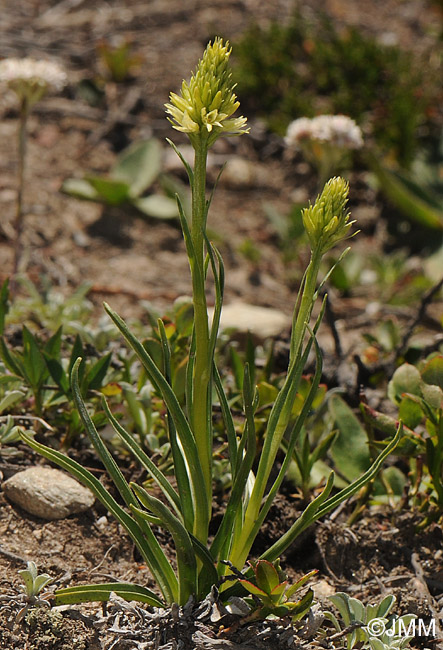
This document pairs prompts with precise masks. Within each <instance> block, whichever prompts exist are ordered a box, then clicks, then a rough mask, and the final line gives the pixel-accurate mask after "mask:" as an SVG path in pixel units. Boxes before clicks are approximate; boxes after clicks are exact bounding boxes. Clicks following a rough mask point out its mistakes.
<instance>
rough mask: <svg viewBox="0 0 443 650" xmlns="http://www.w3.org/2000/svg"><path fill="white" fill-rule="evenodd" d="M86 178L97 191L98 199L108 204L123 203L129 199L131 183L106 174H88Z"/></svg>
mask: <svg viewBox="0 0 443 650" xmlns="http://www.w3.org/2000/svg"><path fill="white" fill-rule="evenodd" d="M86 180H87V181H88V182H89V183H90V184H91V185H92V187H93V188H94V190H95V191H96V192H97V195H98V196H97V200H98V201H103V203H107V204H108V205H121V204H122V203H124V202H125V201H128V200H129V198H130V196H129V185H128V184H127V183H122V182H121V181H117V180H114V179H112V178H105V177H104V176H87V177H86Z"/></svg>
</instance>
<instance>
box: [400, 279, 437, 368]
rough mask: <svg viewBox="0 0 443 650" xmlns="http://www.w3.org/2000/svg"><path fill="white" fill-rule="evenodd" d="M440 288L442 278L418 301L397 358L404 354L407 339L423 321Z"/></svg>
mask: <svg viewBox="0 0 443 650" xmlns="http://www.w3.org/2000/svg"><path fill="white" fill-rule="evenodd" d="M442 287H443V277H442V278H441V280H440V281H439V282H437V284H435V285H434V286H433V287H431V288H430V289H429V290H428V291H427V292H426V293H425V294H424V296H423V297H422V299H421V301H420V305H419V307H418V310H417V314H416V316H415V318H413V319H412V321H411V323H410V324H409V327H408V328H407V330H406V332H405V333H404V335H403V339H402V341H401V343H400V346H399V351H398V356H400V355H401V354H402V353H403V352H405V350H406V348H407V345H408V342H409V339H410V338H411V336H412V334H413V332H414V329H415V328H416V327H417V325H418V324H419V323H420V322H421V321H422V320H423V319H424V317H425V315H426V310H427V308H428V306H429V304H430V303H431V302H432V299H433V297H434V296H435V294H437V293H438V292H439V291H440V289H441V288H442Z"/></svg>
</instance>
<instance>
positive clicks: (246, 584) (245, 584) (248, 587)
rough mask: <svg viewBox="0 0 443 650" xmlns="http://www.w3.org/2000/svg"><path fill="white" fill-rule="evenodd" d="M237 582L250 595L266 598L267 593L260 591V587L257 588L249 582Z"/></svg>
mask: <svg viewBox="0 0 443 650" xmlns="http://www.w3.org/2000/svg"><path fill="white" fill-rule="evenodd" d="M239 582H240V583H241V584H242V585H243V587H244V588H245V589H246V590H247V591H249V593H250V594H254V596H258V597H259V598H266V597H267V595H268V594H267V593H266V592H265V591H263V589H260V587H257V585H255V584H254V583H253V582H250V581H249V580H239Z"/></svg>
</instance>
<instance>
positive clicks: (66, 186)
mask: <svg viewBox="0 0 443 650" xmlns="http://www.w3.org/2000/svg"><path fill="white" fill-rule="evenodd" d="M61 191H62V192H64V193H65V194H69V195H70V196H75V198H76V199H83V200H84V201H100V195H99V193H98V191H97V190H96V189H95V188H94V187H93V185H92V184H91V183H90V182H89V181H88V180H85V179H84V178H68V179H66V180H65V181H64V183H63V185H62V186H61Z"/></svg>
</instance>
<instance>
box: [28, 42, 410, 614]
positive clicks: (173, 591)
mask: <svg viewBox="0 0 443 650" xmlns="http://www.w3.org/2000/svg"><path fill="white" fill-rule="evenodd" d="M230 54H231V50H230V48H229V44H228V43H224V42H223V41H222V40H221V39H220V38H217V39H215V41H214V42H213V43H210V44H209V45H208V47H207V49H206V51H205V52H204V54H203V57H202V59H201V61H200V62H199V64H198V66H197V68H196V71H195V73H194V74H193V75H192V76H191V79H190V81H189V82H186V81H184V82H183V84H182V88H181V93H180V94H175V93H172V94H171V95H170V102H169V103H168V104H167V105H166V110H167V115H168V119H169V120H170V122H171V123H172V125H173V127H174V128H175V129H177V130H178V131H181V132H183V133H185V134H186V135H187V136H188V137H189V139H190V141H191V144H192V147H193V149H194V154H195V157H194V164H193V166H191V165H190V164H189V163H188V162H186V160H185V159H184V157H183V156H182V154H181V153H180V151H179V149H178V148H177V147H176V146H175V145H174V144H173V143H172V142H171V143H170V144H171V146H172V147H173V148H174V149H175V151H176V153H177V154H178V156H179V157H180V159H181V161H182V162H183V165H184V166H185V169H186V171H187V174H188V177H189V183H190V186H191V191H192V204H191V208H192V209H191V214H189V215H187V214H185V210H184V208H183V205H182V204H181V202H180V200H179V199H178V210H179V214H180V221H181V227H182V230H183V236H184V240H185V244H186V250H187V254H188V258H189V266H190V272H191V278H192V290H193V312H194V323H193V332H192V336H191V342H190V348H189V354H188V360H187V371H186V389H185V399H184V405H182V403H181V401H180V400H179V399H178V397H177V395H176V394H175V392H174V390H173V387H172V381H171V363H170V359H171V349H170V345H169V341H168V337H167V334H166V331H165V326H164V323H163V321H162V320H159V321H158V332H159V338H160V341H161V347H162V363H161V364H160V365H158V364H157V363H156V362H155V360H154V359H153V357H152V356H150V354H149V351H148V350H147V349H146V347H145V346H144V345H143V343H142V342H141V341H140V340H138V339H137V337H136V336H135V335H134V334H133V333H132V332H131V330H130V329H129V328H128V326H127V325H126V323H125V322H124V321H123V320H122V318H121V317H120V316H119V315H118V314H117V313H115V312H114V311H113V310H112V309H111V307H109V306H108V305H105V309H106V311H107V313H108V314H109V316H110V317H111V319H112V321H113V322H114V323H115V325H116V326H117V328H118V329H119V330H120V332H121V334H122V335H123V337H124V338H125V339H126V341H127V343H128V344H129V346H130V347H131V348H132V349H133V350H134V351H135V353H136V355H137V356H138V358H139V360H140V362H141V364H142V365H143V367H144V370H145V372H146V376H147V378H148V380H149V381H150V383H151V384H152V386H153V388H154V390H155V391H156V392H157V393H158V394H159V395H161V396H162V398H163V401H164V404H165V408H166V411H167V421H168V434H169V443H170V446H171V455H172V459H173V473H174V480H173V481H170V480H169V479H168V477H167V476H166V475H165V474H164V473H163V472H162V471H161V470H160V468H159V467H158V466H157V465H155V464H154V462H153V461H152V460H151V458H150V457H149V456H148V455H147V454H146V453H145V452H144V451H143V450H142V448H141V447H140V446H139V445H138V444H137V442H136V441H135V439H134V437H133V436H132V435H131V434H130V433H128V432H127V431H126V430H125V429H124V428H123V426H122V425H121V423H120V422H119V421H118V419H117V418H116V417H115V416H114V415H113V413H112V411H111V408H110V407H109V405H108V404H107V403H106V401H104V402H103V406H104V409H105V412H106V414H107V416H108V418H109V421H110V423H111V424H112V426H113V428H114V430H115V432H116V434H117V435H118V436H119V437H120V439H121V440H122V442H123V443H124V445H125V446H126V447H127V449H128V450H129V451H130V452H131V453H132V454H133V455H134V456H135V458H136V459H137V460H138V461H139V462H140V463H141V464H142V466H143V467H144V468H145V469H146V471H147V472H148V474H149V475H150V477H151V478H152V479H153V481H154V482H155V483H156V484H157V494H158V489H160V491H161V492H162V495H163V497H162V499H159V498H158V497H157V496H154V493H153V491H152V490H149V491H148V489H145V487H142V486H140V485H137V484H135V483H130V484H128V483H127V482H126V480H125V478H124V476H123V474H122V473H121V471H120V469H119V467H118V465H117V463H116V462H115V460H114V458H113V457H112V456H111V455H110V453H109V451H108V450H107V448H106V447H105V445H104V443H103V442H102V440H101V438H100V436H99V435H98V433H97V431H96V429H95V426H94V424H93V422H92V420H91V417H90V414H89V412H88V409H87V407H86V405H85V402H84V400H83V397H82V394H81V390H80V385H79V377H78V370H79V364H80V362H81V361H80V359H78V360H77V362H76V363H75V364H74V365H73V368H72V376H71V381H72V391H73V395H74V399H75V402H76V405H77V408H78V410H79V413H80V416H81V419H82V421H83V423H84V426H85V429H86V431H87V433H88V435H89V438H90V440H91V442H92V444H93V445H94V447H95V449H96V451H97V453H98V454H99V456H100V457H101V459H102V461H103V463H104V465H105V467H106V469H107V471H108V472H109V474H110V476H111V477H112V479H113V481H114V483H115V485H116V487H117V489H118V491H119V492H120V495H121V497H122V499H123V502H124V504H125V506H126V507H123V506H122V505H120V503H118V502H117V501H116V500H115V499H114V497H113V496H112V495H111V494H110V493H109V492H108V491H107V490H106V489H105V487H104V486H103V485H102V484H101V483H100V482H99V481H98V480H97V479H96V478H95V477H94V476H93V475H92V474H91V473H90V472H89V471H88V470H86V469H85V468H84V467H82V466H81V465H80V464H78V463H77V462H75V461H73V460H71V459H70V458H69V457H67V456H65V455H63V454H61V453H60V452H58V451H54V450H52V449H50V448H49V447H45V446H44V445H42V444H40V443H38V442H36V441H35V440H32V439H31V438H30V437H28V436H26V435H25V434H23V438H24V439H25V440H26V441H27V443H28V444H29V445H30V446H31V447H32V448H33V449H35V450H37V451H38V452H40V453H41V454H42V455H43V456H45V457H46V458H48V459H49V460H51V461H53V462H55V463H57V464H58V465H60V466H61V467H62V468H64V469H66V470H68V471H69V472H71V473H72V474H73V475H74V476H75V477H76V478H77V479H78V480H79V481H80V482H82V483H83V484H84V485H86V486H88V487H89V488H90V489H91V490H93V491H94V493H95V494H96V496H97V498H98V499H99V500H100V501H101V502H102V503H103V504H104V505H105V507H106V508H107V509H108V510H109V511H110V512H111V513H112V514H113V515H114V516H115V517H116V518H117V520H118V521H119V522H120V523H121V524H122V525H123V526H124V528H125V529H126V531H127V533H128V534H129V536H130V537H131V539H132V540H133V541H134V542H135V544H136V545H137V547H138V549H139V551H140V553H141V555H142V557H143V560H144V561H145V563H146V564H147V566H148V567H149V569H150V571H151V573H152V575H153V577H154V579H155V580H156V582H157V585H158V587H159V590H160V595H159V594H156V593H154V592H153V591H152V590H149V589H147V588H145V587H142V586H139V585H132V584H127V583H107V584H104V585H103V584H102V585H81V586H76V587H69V588H67V589H62V590H58V591H57V592H56V602H57V603H59V604H61V603H73V602H83V601H86V600H107V599H108V598H109V595H110V593H111V592H115V593H117V594H119V595H120V596H122V597H124V598H127V599H128V600H130V599H135V600H140V601H144V602H147V603H150V604H151V605H156V606H165V605H167V604H171V603H174V602H175V603H179V604H184V603H186V602H187V601H188V599H189V598H190V597H194V598H196V599H202V598H204V597H205V596H206V595H207V594H208V593H209V591H210V590H211V588H212V587H213V586H214V585H219V587H220V592H221V594H222V596H223V592H226V590H229V576H230V575H231V574H232V575H236V574H235V573H233V572H235V571H243V575H244V576H245V580H249V582H250V578H251V577H252V579H253V575H252V574H251V571H252V568H251V566H257V565H250V566H249V569H248V568H246V569H245V568H244V567H245V564H246V561H247V558H248V557H249V555H250V552H251V547H252V545H253V542H254V540H255V538H256V536H257V533H258V531H259V529H260V527H261V525H262V523H263V521H264V520H265V518H266V515H267V514H268V512H269V509H270V507H271V505H272V502H273V500H274V497H275V495H276V494H277V492H278V490H279V488H280V486H281V484H282V481H283V479H284V477H285V474H286V471H287V469H288V467H289V464H290V462H291V458H292V453H293V450H294V446H295V443H296V440H297V436H298V435H299V433H300V431H301V429H302V426H303V422H304V420H305V419H306V417H307V415H308V413H309V410H310V408H311V405H312V402H313V399H314V397H315V394H316V391H317V387H318V384H319V381H320V376H321V368H322V363H321V355H320V351H319V347H318V345H317V342H316V339H315V334H316V332H317V330H318V328H319V326H320V322H321V319H322V315H323V308H321V309H320V314H319V316H318V317H317V319H316V321H315V323H314V324H313V326H312V328H311V326H310V321H311V314H312V310H313V307H314V303H315V301H316V299H317V295H318V290H319V286H318V274H319V269H320V263H321V260H322V258H323V256H324V255H325V253H326V252H327V251H328V250H329V249H330V248H331V247H332V246H335V245H336V244H338V243H340V242H341V241H343V240H345V239H347V238H349V237H350V236H351V228H352V224H353V222H352V221H350V214H349V211H348V210H347V207H346V206H347V200H348V192H349V187H348V184H347V183H346V182H345V181H344V180H343V179H341V178H333V179H331V180H329V181H328V183H327V184H326V185H325V187H324V189H323V191H322V192H321V193H320V195H319V196H318V197H317V199H316V201H315V202H314V204H313V205H310V206H309V207H308V208H306V210H305V211H304V213H303V220H304V225H305V228H306V230H307V233H308V236H309V242H310V246H311V260H310V262H309V265H308V267H307V269H306V272H305V275H304V279H303V282H302V286H301V289H300V292H299V296H298V298H297V301H296V305H295V309H294V317H293V328H292V336H291V354H290V361H289V366H288V370H287V375H286V379H285V381H284V384H283V386H282V388H281V390H280V392H279V394H278V395H277V397H276V400H275V403H274V405H273V407H272V409H271V412H270V415H269V420H268V423H267V427H266V432H265V436H264V443H263V448H262V451H261V452H260V453H259V454H258V462H257V460H256V453H257V449H256V435H255V423H254V413H255V410H256V408H257V404H258V395H257V391H256V390H255V387H254V386H253V385H252V382H251V370H250V368H249V367H248V364H245V367H244V372H243V383H242V396H243V408H244V425H243V428H242V430H241V431H240V432H238V431H237V429H236V425H235V423H234V419H233V415H232V414H231V410H230V405H229V402H228V398H227V396H226V394H225V391H224V387H223V384H222V378H221V375H220V372H219V370H218V369H217V366H216V364H215V361H214V351H215V346H216V341H217V335H218V328H219V322H220V314H221V310H222V303H223V284H224V268H223V262H222V259H221V256H220V254H219V252H218V251H217V249H216V248H215V247H214V246H213V244H212V243H211V242H210V241H209V239H208V235H207V230H206V223H207V218H208V211H209V208H210V205H211V199H212V195H209V196H208V194H207V190H206V161H207V155H208V151H209V149H210V147H211V146H212V145H213V144H214V142H215V141H216V140H217V139H218V138H220V137H224V136H240V135H242V134H244V133H247V132H248V128H247V125H246V118H245V117H233V115H234V113H235V111H236V110H237V108H238V106H239V102H238V101H237V98H236V95H235V94H234V84H233V82H232V78H231V71H230V68H229V57H230ZM210 274H212V279H213V282H214V286H215V308H214V312H213V318H212V321H211V322H210V320H209V318H208V309H207V302H206V293H205V289H206V284H207V280H208V276H209V275H210ZM323 282H324V280H323ZM323 282H321V284H320V286H322V285H323ZM312 349H314V351H315V356H316V360H317V368H316V372H315V376H314V378H313V380H312V384H311V389H310V391H309V394H308V396H307V398H306V400H305V402H304V405H303V408H302V410H301V412H300V413H299V415H298V416H297V417H294V415H293V405H294V401H295V399H296V395H297V390H298V386H299V384H300V382H301V379H302V373H303V368H304V366H305V363H306V361H307V358H308V355H309V353H310V351H311V350H312ZM215 402H217V407H218V408H219V409H221V413H222V417H223V421H224V429H225V435H226V449H227V456H228V462H229V467H230V473H231V476H232V485H231V489H230V493H229V494H228V496H227V503H226V508H225V511H224V514H223V517H222V519H221V523H220V524H219V527H218V529H217V530H216V531H215V534H214V532H213V531H211V533H210V527H209V526H210V522H211V514H212V501H213V485H214V473H213V425H212V414H213V407H214V403H215ZM400 435H401V431H400V430H399V431H398V432H397V435H396V436H395V437H394V439H393V440H392V442H391V443H390V444H389V445H387V446H386V448H385V449H384V450H383V451H382V452H381V454H380V455H379V456H378V457H377V459H376V460H375V461H374V463H373V464H372V466H371V467H370V468H369V470H368V471H367V472H366V473H365V474H364V475H363V476H361V477H360V478H358V480H356V481H354V482H353V483H352V484H351V485H349V486H347V487H346V488H345V489H343V490H342V491H340V492H338V493H337V494H334V495H332V496H331V491H332V488H333V482H334V478H333V474H332V473H331V475H330V476H329V478H328V480H327V482H326V485H325V487H324V489H323V491H322V493H321V494H319V495H318V496H317V497H316V498H315V499H314V500H313V501H311V503H309V505H308V506H307V507H306V509H305V510H304V512H303V513H302V515H301V516H300V517H299V518H298V519H297V520H296V521H295V522H294V523H293V525H292V526H291V527H290V528H289V530H288V531H286V532H285V533H284V534H283V535H282V537H281V538H280V539H279V540H278V541H277V542H276V543H274V544H272V545H271V546H270V547H269V548H268V549H267V550H266V552H265V553H263V554H262V555H261V557H260V558H259V560H260V561H264V560H266V561H267V562H269V563H273V562H275V561H276V560H277V559H278V558H279V557H280V555H281V554H282V553H283V552H284V551H285V549H287V548H288V547H289V546H290V545H291V544H292V542H293V541H294V539H295V538H296V537H297V536H298V535H299V534H300V533H301V532H302V531H303V530H305V529H306V528H307V527H308V526H309V525H310V524H311V523H312V522H314V521H316V520H317V519H318V518H320V517H322V516H324V515H325V514H326V513H327V512H329V511H330V510H332V509H333V508H335V507H337V506H338V504H339V503H341V502H342V501H343V500H345V499H346V498H348V497H349V496H350V495H352V494H353V493H354V492H356V491H357V490H358V489H360V488H361V487H362V486H363V485H364V484H365V483H366V482H367V481H369V480H371V479H372V478H373V477H374V476H375V474H376V473H377V472H378V470H379V468H380V466H381V464H382V462H383V460H384V459H385V458H386V456H387V455H388V454H389V453H390V452H391V450H392V449H393V448H394V446H395V445H396V444H397V442H398V440H399V437H400ZM283 436H285V440H286V455H285V456H284V457H283V460H282V461H281V465H280V467H279V470H278V472H277V473H276V474H275V471H273V470H275V467H276V463H277V460H279V462H280V459H279V458H278V454H279V450H280V449H281V443H282V440H283ZM159 526H160V527H162V528H164V529H166V530H167V531H169V533H170V535H171V537H172V540H173V542H174V544H175V550H176V570H174V569H173V567H172V566H171V563H170V561H169V559H168V557H167V556H166V555H165V553H164V551H163V549H162V548H161V546H160V544H159V542H158V540H157V538H156V536H155V534H154V530H155V529H156V528H157V527H159ZM260 566H265V565H263V564H260ZM266 566H268V565H266ZM251 584H252V583H251Z"/></svg>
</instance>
